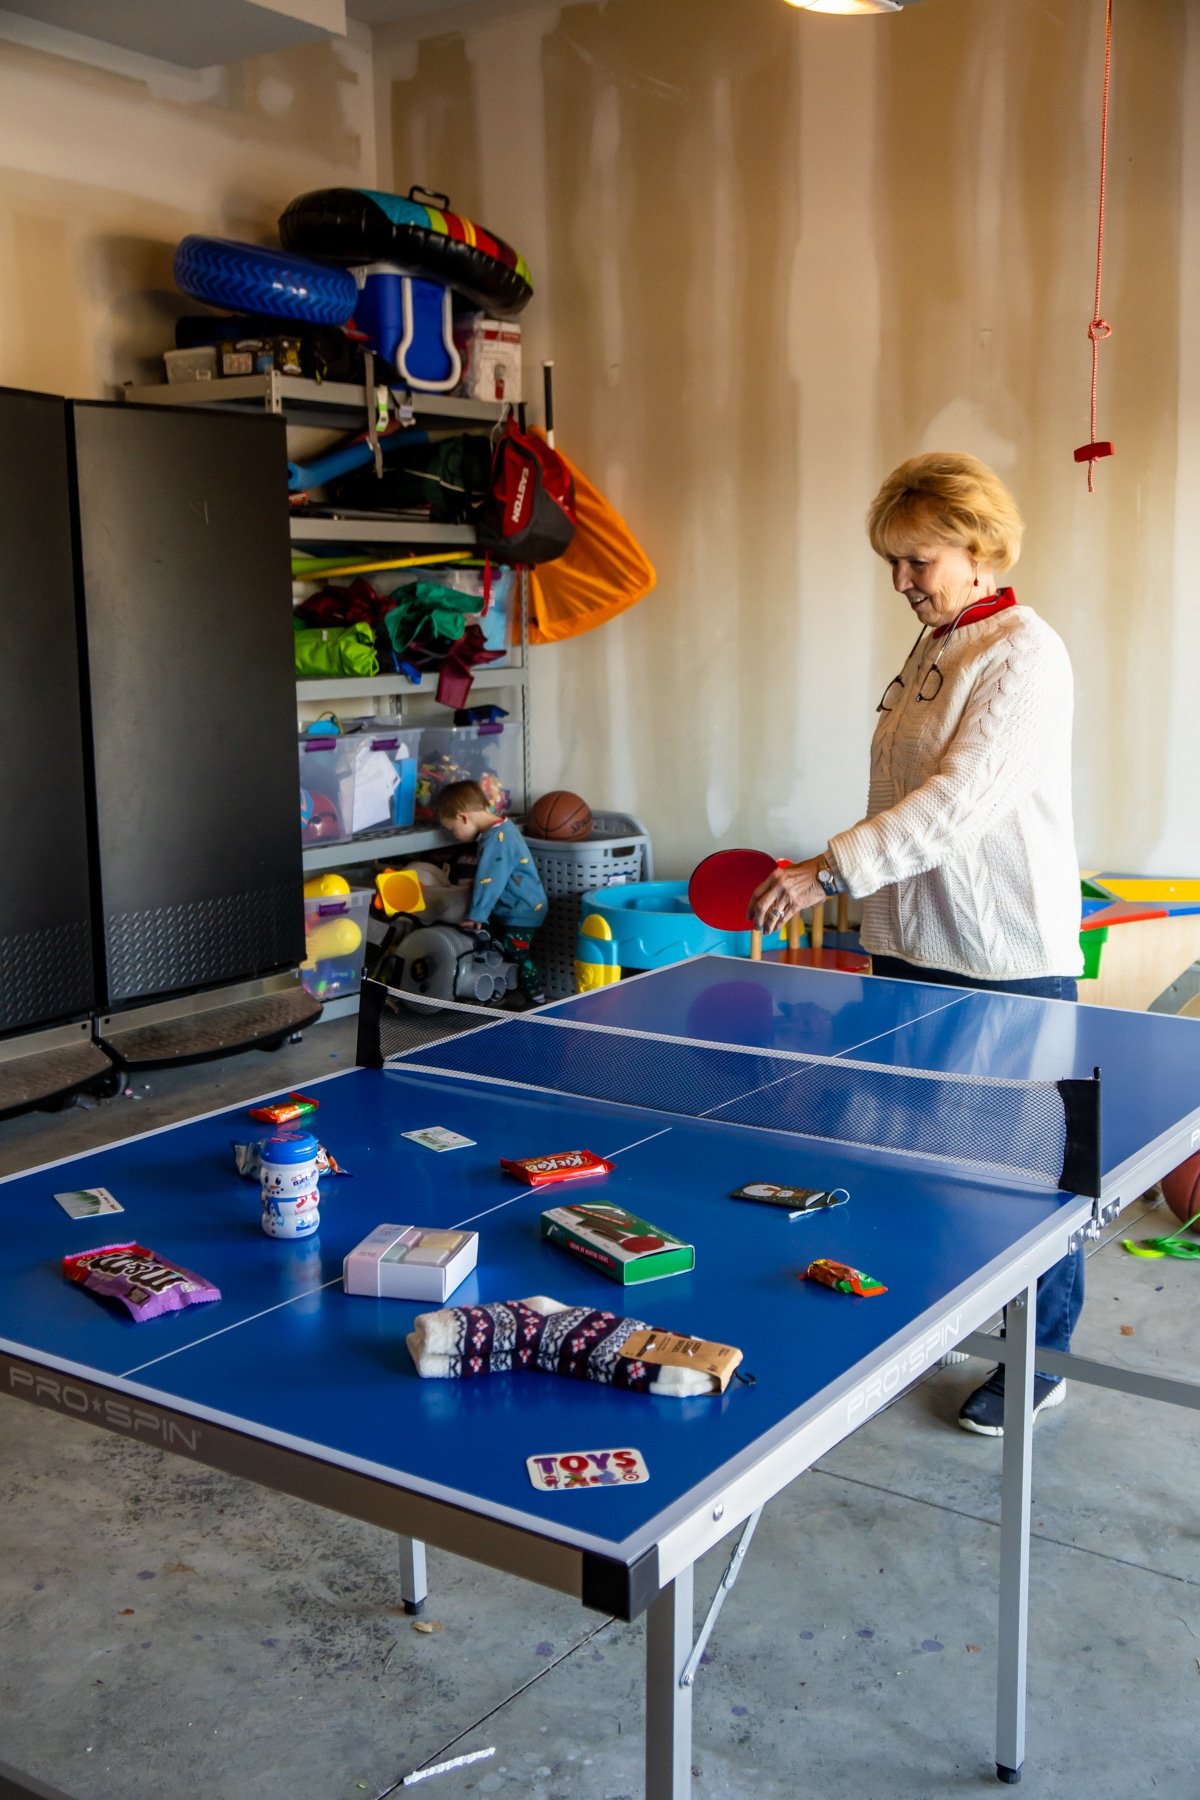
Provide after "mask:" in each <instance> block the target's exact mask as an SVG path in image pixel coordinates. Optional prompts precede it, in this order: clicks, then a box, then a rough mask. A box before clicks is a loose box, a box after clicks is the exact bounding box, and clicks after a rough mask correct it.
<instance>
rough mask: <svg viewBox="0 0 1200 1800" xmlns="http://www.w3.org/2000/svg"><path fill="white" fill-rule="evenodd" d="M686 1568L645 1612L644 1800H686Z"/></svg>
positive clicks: (688, 1728) (688, 1652) (688, 1640)
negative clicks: (683, 1680) (684, 1679)
mask: <svg viewBox="0 0 1200 1800" xmlns="http://www.w3.org/2000/svg"><path fill="white" fill-rule="evenodd" d="M692 1576H693V1571H692V1569H691V1568H690V1567H688V1568H686V1569H684V1570H683V1571H682V1572H681V1573H680V1574H678V1575H677V1576H676V1577H675V1579H674V1581H672V1582H670V1583H669V1584H668V1586H666V1587H665V1588H663V1590H662V1592H661V1593H660V1594H659V1596H658V1598H657V1600H654V1601H652V1602H651V1604H650V1607H649V1610H648V1611H647V1613H646V1800H690V1795H691V1792H692V1687H691V1684H690V1683H689V1684H688V1685H687V1686H686V1687H685V1686H684V1685H683V1684H682V1678H683V1674H684V1670H685V1669H686V1667H687V1660H688V1657H689V1656H690V1655H691V1652H692V1630H693V1626H692Z"/></svg>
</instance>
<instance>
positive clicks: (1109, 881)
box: [1088, 874, 1200, 906]
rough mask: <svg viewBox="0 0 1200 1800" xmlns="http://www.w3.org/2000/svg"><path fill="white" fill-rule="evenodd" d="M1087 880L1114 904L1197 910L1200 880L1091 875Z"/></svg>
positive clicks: (1158, 876)
mask: <svg viewBox="0 0 1200 1800" xmlns="http://www.w3.org/2000/svg"><path fill="white" fill-rule="evenodd" d="M1088 879H1089V880H1090V881H1091V882H1092V883H1093V885H1094V886H1096V887H1098V888H1103V889H1104V892H1105V893H1106V894H1112V895H1113V896H1114V898H1115V899H1117V900H1134V901H1137V902H1138V904H1139V905H1145V906H1200V880H1197V879H1196V878H1195V877H1194V876H1186V875H1185V876H1178V875H1103V874H1101V875H1092V876H1089V877H1088Z"/></svg>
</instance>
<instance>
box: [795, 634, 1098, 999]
mask: <svg viewBox="0 0 1200 1800" xmlns="http://www.w3.org/2000/svg"><path fill="white" fill-rule="evenodd" d="M939 650H940V651H941V657H940V660H939V661H938V671H939V673H940V674H941V676H942V685H941V687H940V688H937V676H936V675H931V674H930V669H931V666H932V664H933V661H934V659H935V657H937V654H938V651H939ZM902 679H903V682H904V686H903V689H902V690H901V689H900V688H898V687H896V686H895V685H893V687H892V689H891V691H890V694H889V701H892V700H894V701H895V704H894V705H893V706H892V710H891V711H890V712H885V713H881V714H880V718H879V724H878V726H877V727H876V730H875V736H874V739H873V741H872V744H871V781H870V789H869V793H868V800H867V816H866V818H865V819H863V820H862V821H861V822H860V823H859V824H857V825H855V826H853V827H852V828H851V829H850V830H849V831H843V832H839V833H838V835H837V836H836V837H833V838H831V839H830V841H829V857H830V861H831V864H832V866H833V869H834V871H835V873H836V874H837V875H838V876H839V877H840V878H841V880H842V882H843V884H844V885H845V886H846V887H847V888H848V889H849V891H850V892H851V894H854V895H857V896H859V897H863V896H869V898H867V899H866V902H865V905H864V907H863V926H862V943H863V948H864V949H865V950H870V951H877V952H879V953H880V954H881V955H887V956H901V957H904V958H906V959H907V961H909V962H913V963H920V964H922V965H923V966H924V967H926V968H932V969H948V970H953V971H955V972H957V973H959V974H963V975H977V976H981V977H983V978H985V979H989V980H997V981H1000V980H1028V979H1032V978H1033V977H1035V976H1039V975H1078V974H1079V973H1080V972H1081V970H1082V967H1083V958H1082V955H1081V953H1080V948H1079V915H1080V904H1079V864H1078V861H1077V858H1076V853H1075V831H1074V823H1073V819H1072V813H1071V715H1072V710H1073V697H1074V689H1073V681H1072V676H1071V664H1070V660H1069V658H1068V656H1067V651H1066V646H1065V645H1064V644H1063V641H1062V639H1061V638H1060V637H1059V636H1058V634H1057V632H1055V631H1053V630H1052V629H1051V627H1050V626H1049V625H1047V624H1046V622H1045V620H1043V619H1039V618H1038V616H1037V614H1036V613H1035V612H1033V611H1032V610H1031V608H1029V607H1028V606H1011V607H1008V608H1007V609H1006V610H1004V611H1002V612H998V613H993V614H992V615H991V617H990V618H987V619H981V620H979V621H978V622H977V623H975V624H973V625H962V626H960V627H959V628H958V630H957V631H953V632H951V633H950V635H949V638H948V639H947V638H942V639H935V638H934V637H933V636H932V634H927V635H926V636H925V637H924V638H923V639H922V640H921V643H920V644H919V645H918V646H917V648H916V650H915V651H914V652H913V654H912V655H911V656H910V657H909V660H908V662H907V663H906V664H905V666H904V671H903V677H902ZM923 679H924V681H925V684H926V691H928V692H930V693H932V694H933V697H932V698H931V699H929V700H920V699H918V695H919V693H920V692H921V684H922V680H923ZM935 688H937V691H936V692H933V690H934V689H935Z"/></svg>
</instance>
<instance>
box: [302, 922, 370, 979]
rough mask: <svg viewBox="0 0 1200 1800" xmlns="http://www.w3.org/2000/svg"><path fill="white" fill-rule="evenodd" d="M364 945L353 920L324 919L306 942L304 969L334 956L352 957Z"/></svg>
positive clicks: (359, 931)
mask: <svg viewBox="0 0 1200 1800" xmlns="http://www.w3.org/2000/svg"><path fill="white" fill-rule="evenodd" d="M361 943H362V931H361V930H360V929H359V927H358V926H357V925H356V924H355V923H354V920H353V919H350V918H345V919H322V920H321V923H320V924H319V925H318V926H317V927H316V928H315V930H313V931H310V932H309V933H308V936H307V937H306V938H305V940H304V949H305V952H306V954H305V958H304V961H303V962H302V963H301V964H300V967H301V968H302V969H311V968H313V967H315V965H316V964H317V963H319V962H325V961H326V960H327V959H328V958H329V957H333V956H352V955H353V954H354V952H355V951H356V950H357V949H358V947H359V945H360V944H361Z"/></svg>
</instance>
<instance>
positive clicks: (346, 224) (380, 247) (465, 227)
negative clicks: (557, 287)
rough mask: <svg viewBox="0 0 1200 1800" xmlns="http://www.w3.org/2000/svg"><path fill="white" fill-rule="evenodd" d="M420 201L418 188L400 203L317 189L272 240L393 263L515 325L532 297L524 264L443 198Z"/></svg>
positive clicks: (362, 191) (396, 198)
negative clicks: (512, 321) (512, 319)
mask: <svg viewBox="0 0 1200 1800" xmlns="http://www.w3.org/2000/svg"><path fill="white" fill-rule="evenodd" d="M423 194H424V190H423V189H420V188H414V189H413V190H412V193H410V194H409V195H408V196H407V197H406V196H404V195H402V194H382V193H377V192H375V191H374V190H373V189H371V188H319V189H317V191H316V192H315V193H311V194H301V195H300V197H299V199H296V200H293V201H292V202H291V204H290V205H289V207H288V208H287V210H286V212H284V213H283V214H282V215H281V217H280V220H279V239H280V242H281V243H282V244H284V245H286V247H287V248H288V249H289V250H298V251H299V252H300V253H301V255H303V256H327V257H328V258H329V259H330V261H331V262H338V263H346V264H350V265H354V264H358V263H373V262H388V263H397V264H399V265H400V267H401V268H403V269H404V270H405V271H406V272H408V273H409V274H413V275H424V276H427V277H428V279H429V280H431V281H441V282H444V283H445V285H446V286H447V287H450V288H453V289H454V290H455V291H456V292H457V293H459V294H463V295H465V296H466V298H467V299H468V300H473V301H474V302H475V304H476V305H477V306H481V307H483V308H484V310H485V311H486V312H489V313H492V314H493V315H494V316H496V317H498V318H502V319H511V318H515V317H516V315H517V313H519V312H520V311H521V310H522V308H523V307H524V306H525V305H526V304H527V302H528V301H529V300H530V299H531V297H532V295H533V283H532V280H531V278H530V274H529V268H528V265H527V264H526V262H525V259H524V257H523V256H520V255H519V254H518V253H517V251H515V250H514V249H513V248H512V246H511V244H506V243H505V242H504V240H503V238H498V237H496V236H495V234H494V233H492V232H490V231H487V230H486V229H485V228H484V227H483V226H482V225H476V224H474V223H473V222H472V220H470V219H467V218H464V217H463V215H462V214H461V213H455V212H451V211H450V210H449V204H448V202H446V196H445V195H444V194H428V195H424V197H423V198H420V199H418V198H414V196H415V195H423ZM437 201H440V202H443V203H444V204H442V205H435V204H434V202H437Z"/></svg>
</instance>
